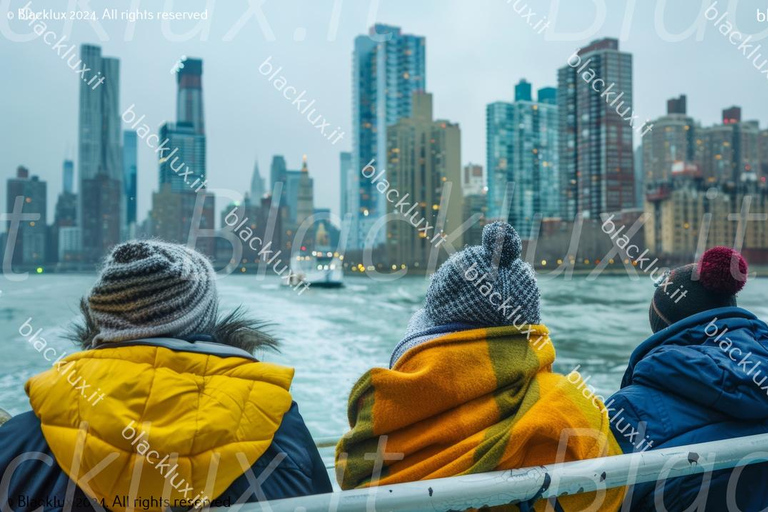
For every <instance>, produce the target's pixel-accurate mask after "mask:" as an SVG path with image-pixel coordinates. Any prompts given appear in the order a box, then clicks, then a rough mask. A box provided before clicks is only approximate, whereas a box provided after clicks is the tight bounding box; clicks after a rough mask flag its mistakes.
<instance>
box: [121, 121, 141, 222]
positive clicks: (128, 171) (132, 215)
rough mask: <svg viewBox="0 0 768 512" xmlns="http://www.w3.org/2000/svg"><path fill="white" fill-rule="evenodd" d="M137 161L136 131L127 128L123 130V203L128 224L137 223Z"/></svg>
mask: <svg viewBox="0 0 768 512" xmlns="http://www.w3.org/2000/svg"><path fill="white" fill-rule="evenodd" d="M137 161H138V153H137V146H136V132H134V131H132V130H125V131H124V132H123V195H124V201H123V204H124V205H125V217H124V218H125V225H126V226H130V225H131V224H135V223H136V186H137V181H136V179H137V178H136V167H137Z"/></svg>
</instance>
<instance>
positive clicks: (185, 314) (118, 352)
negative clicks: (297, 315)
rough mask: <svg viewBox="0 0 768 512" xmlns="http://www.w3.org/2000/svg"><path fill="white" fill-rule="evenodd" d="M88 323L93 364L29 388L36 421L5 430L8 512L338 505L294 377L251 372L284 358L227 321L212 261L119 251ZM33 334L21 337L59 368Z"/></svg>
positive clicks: (74, 357) (85, 305)
mask: <svg viewBox="0 0 768 512" xmlns="http://www.w3.org/2000/svg"><path fill="white" fill-rule="evenodd" d="M81 309H82V312H83V315H84V321H83V322H82V324H80V325H79V327H78V328H77V329H76V332H75V337H76V338H77V341H78V342H79V344H80V345H81V347H82V348H83V349H84V350H82V351H80V352H75V353H73V354H71V355H67V356H65V357H60V358H58V359H56V360H54V361H52V363H53V364H52V368H51V369H50V370H48V371H46V372H44V373H42V374H40V375H37V376H35V377H32V378H31V379H30V380H29V381H28V382H27V385H26V391H27V394H28V395H29V400H30V404H31V406H32V412H29V413H25V414H21V415H18V416H16V417H14V418H13V419H11V420H10V421H8V422H7V423H5V424H4V425H2V427H0V480H2V482H3V485H4V486H6V485H7V487H4V488H3V489H2V492H0V501H2V500H5V501H2V502H0V508H2V510H9V509H10V510H33V509H38V508H39V507H43V509H45V510H73V509H74V510H98V511H103V510H105V509H106V510H113V511H120V512H122V511H125V510H130V511H133V510H144V511H160V510H167V509H169V508H172V509H179V510H186V509H191V508H202V507H207V506H229V505H235V504H237V503H243V502H254V501H264V500H269V499H278V498H288V497H295V496H303V495H309V494H318V493H326V492H331V490H332V487H331V483H330V479H329V478H328V474H327V472H326V470H325V466H324V464H323V462H322V460H321V458H320V456H319V454H318V452H317V449H316V447H315V444H314V442H313V441H312V437H311V436H310V434H309V431H308V430H307V427H306V426H305V424H304V420H303V419H302V417H301V415H300V414H299V412H298V408H297V406H296V404H295V403H294V402H293V400H292V398H291V394H290V386H291V381H292V379H293V369H291V368H284V367H282V366H278V365H275V364H270V363H264V362H260V361H258V360H256V359H255V358H254V356H253V353H254V351H255V350H256V349H260V348H274V347H276V341H275V340H274V339H273V338H272V337H270V336H269V335H267V334H265V333H263V332H262V330H261V327H262V325H261V324H259V323H258V322H254V321H251V320H249V319H247V318H245V317H244V316H243V315H242V314H241V313H240V312H239V310H236V311H235V312H234V313H230V314H229V315H225V316H220V315H219V313H218V296H217V292H216V275H215V273H214V271H213V268H212V266H211V264H210V262H209V261H208V260H207V259H206V258H205V257H204V256H203V255H201V254H199V253H197V252H196V251H194V250H192V249H189V248H187V247H185V246H183V245H177V244H169V243H163V242H159V241H150V240H148V241H134V242H127V243H124V244H122V245H119V246H117V247H115V248H114V249H113V250H112V252H111V254H110V255H109V256H108V258H107V259H106V262H105V264H104V267H103V269H102V270H101V273H100V275H99V277H98V280H97V282H96V284H95V285H94V286H93V288H92V289H91V290H90V291H89V292H88V294H87V296H86V297H85V298H84V299H83V301H82V303H81ZM28 327H29V326H28V325H27V324H26V323H25V325H23V326H22V328H21V329H20V330H19V333H20V334H21V335H22V336H26V337H28V340H27V341H28V342H29V343H30V344H31V345H33V346H34V347H35V348H36V349H38V350H39V351H40V352H41V354H45V355H46V357H49V356H50V355H51V352H50V350H51V349H50V348H46V346H45V345H46V342H45V340H44V339H43V338H41V337H40V336H39V334H40V333H39V332H38V333H36V334H32V333H31V331H32V328H31V327H29V328H28ZM32 337H34V338H35V339H32ZM62 355H64V354H62Z"/></svg>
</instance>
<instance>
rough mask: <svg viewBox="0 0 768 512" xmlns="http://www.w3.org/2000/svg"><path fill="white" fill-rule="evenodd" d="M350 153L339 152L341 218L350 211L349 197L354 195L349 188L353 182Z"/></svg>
mask: <svg viewBox="0 0 768 512" xmlns="http://www.w3.org/2000/svg"><path fill="white" fill-rule="evenodd" d="M353 169H354V167H353V165H352V153H350V152H345V151H342V152H341V153H339V171H340V173H341V210H340V211H341V218H342V219H345V218H346V215H347V213H350V212H351V211H352V206H351V205H350V199H351V198H352V196H353V195H354V193H355V191H354V189H352V190H350V186H351V184H352V182H353V178H354V177H353V176H352V175H351V173H352V172H353Z"/></svg>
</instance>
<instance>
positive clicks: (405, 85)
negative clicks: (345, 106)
mask: <svg viewBox="0 0 768 512" xmlns="http://www.w3.org/2000/svg"><path fill="white" fill-rule="evenodd" d="M352 68H353V69H352V95H353V98H352V126H353V142H352V155H353V156H352V167H353V169H354V170H355V171H356V172H353V173H351V176H352V179H353V180H354V182H353V183H351V184H350V183H348V186H350V188H351V189H352V190H355V194H354V197H352V198H350V199H351V200H350V201H349V203H350V205H351V207H352V226H351V235H350V241H349V242H350V244H349V247H350V248H352V249H359V248H362V247H363V245H364V243H365V238H366V236H367V235H368V233H369V231H370V230H371V228H372V227H373V224H374V223H375V222H376V220H377V219H378V218H379V217H381V216H382V215H384V214H386V210H387V208H386V199H385V198H384V197H383V196H382V195H381V194H379V193H378V192H377V191H376V187H375V185H374V184H373V183H371V181H370V180H368V179H366V178H365V177H363V176H362V175H361V173H360V170H361V169H363V167H365V166H366V165H367V164H368V163H369V162H371V161H372V160H374V162H373V163H372V165H374V166H375V167H376V168H377V169H379V170H381V169H384V168H385V166H386V162H387V127H388V126H391V125H393V124H395V123H396V122H397V121H398V120H400V119H402V118H404V117H409V116H410V115H411V114H412V98H413V93H414V92H423V91H424V90H425V89H426V39H425V38H424V37H420V36H414V35H407V34H402V33H401V31H400V28H399V27H393V26H388V25H381V24H377V25H374V26H373V27H371V29H370V32H369V34H368V35H367V36H358V37H357V38H356V39H355V49H354V53H353V57H352ZM374 242H375V243H374V245H379V244H383V243H384V230H380V231H379V235H378V236H377V237H376V239H375V241H374Z"/></svg>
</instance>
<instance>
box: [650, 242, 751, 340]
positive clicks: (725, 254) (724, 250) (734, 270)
mask: <svg viewBox="0 0 768 512" xmlns="http://www.w3.org/2000/svg"><path fill="white" fill-rule="evenodd" d="M746 282H747V262H746V260H744V257H742V255H741V254H739V253H738V252H736V251H734V250H733V249H730V248H728V247H713V248H712V249H709V250H708V251H706V252H705V253H704V254H703V255H702V257H701V259H700V260H699V263H698V265H697V264H695V263H691V264H689V265H684V266H682V267H678V268H676V269H674V270H671V271H669V272H667V273H666V274H665V275H664V276H662V277H661V278H660V279H659V280H658V281H657V283H656V292H655V293H654V294H653V300H652V301H651V308H650V311H649V317H650V322H651V329H653V332H658V331H660V330H661V329H664V328H665V327H669V326H670V325H672V324H674V323H675V322H679V321H680V320H683V319H684V318H688V317H689V316H692V315H695V314H696V313H701V312H702V311H707V310H708V309H715V308H723V307H729V306H736V294H737V293H738V292H739V291H741V289H742V288H744V285H745V284H746Z"/></svg>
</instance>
